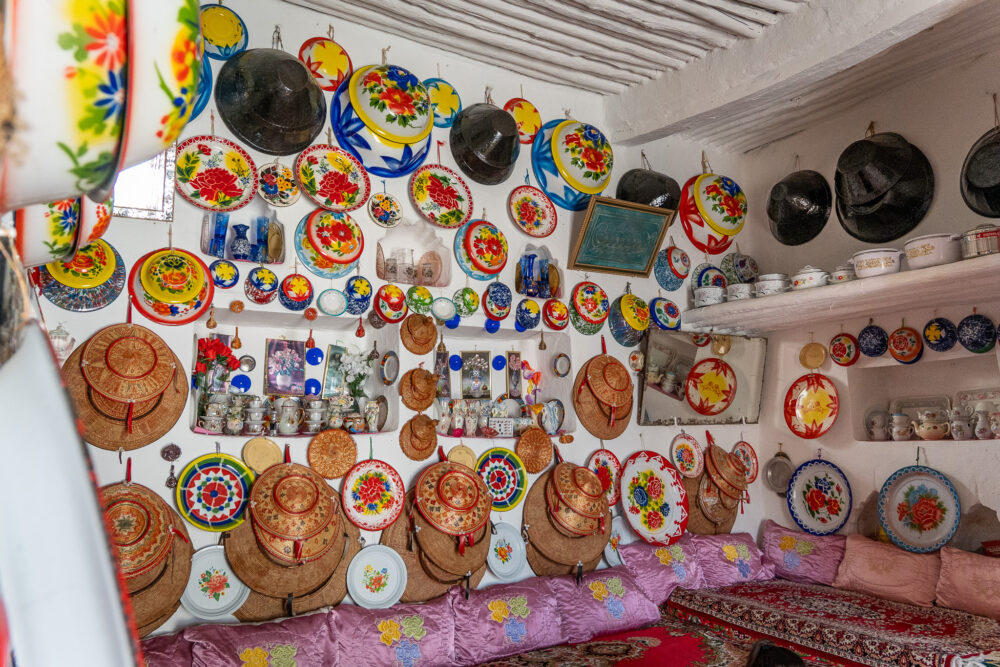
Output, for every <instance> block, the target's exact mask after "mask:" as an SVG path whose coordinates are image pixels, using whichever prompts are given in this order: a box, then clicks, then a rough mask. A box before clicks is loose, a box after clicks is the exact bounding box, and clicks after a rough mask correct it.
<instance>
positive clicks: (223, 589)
mask: <svg viewBox="0 0 1000 667" xmlns="http://www.w3.org/2000/svg"><path fill="white" fill-rule="evenodd" d="M248 597H250V587H249V586H247V585H246V584H245V583H243V582H242V581H240V579H239V577H237V576H236V574H235V573H234V572H233V570H232V568H231V567H230V566H229V561H227V560H226V548H225V547H224V546H222V545H221V544H213V545H212V546H209V547H202V548H201V549H198V550H197V551H195V552H194V554H193V555H192V556H191V576H190V577H189V578H188V582H187V586H185V587H184V593H183V594H182V595H181V605H183V606H184V609H186V610H187V611H188V612H189V613H190V614H191V615H192V616H194V617H196V618H201V619H204V620H206V621H212V620H215V619H218V618H223V617H225V616H232V615H233V613H234V612H235V611H236V610H238V609H239V608H240V607H242V606H243V603H244V602H246V601H247V598H248Z"/></svg>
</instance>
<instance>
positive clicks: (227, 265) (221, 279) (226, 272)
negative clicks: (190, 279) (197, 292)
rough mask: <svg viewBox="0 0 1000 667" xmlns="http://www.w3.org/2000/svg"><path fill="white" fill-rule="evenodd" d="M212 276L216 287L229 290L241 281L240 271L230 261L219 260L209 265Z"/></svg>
mask: <svg viewBox="0 0 1000 667" xmlns="http://www.w3.org/2000/svg"><path fill="white" fill-rule="evenodd" d="M208 272H209V273H211V274H212V282H213V283H215V286H216V287H220V288H222V289H229V288H230V287H232V286H233V285H235V284H236V283H238V282H239V281H240V270H239V269H238V268H236V265H235V264H233V263H232V262H230V261H229V260H228V259H217V260H215V261H214V262H212V263H211V264H209V265H208Z"/></svg>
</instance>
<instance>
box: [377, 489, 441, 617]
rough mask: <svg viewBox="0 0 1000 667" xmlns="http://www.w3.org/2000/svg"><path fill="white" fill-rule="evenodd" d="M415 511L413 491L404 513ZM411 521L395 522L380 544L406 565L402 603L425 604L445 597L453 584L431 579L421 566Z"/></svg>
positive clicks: (408, 496)
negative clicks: (411, 532)
mask: <svg viewBox="0 0 1000 667" xmlns="http://www.w3.org/2000/svg"><path fill="white" fill-rule="evenodd" d="M412 511H413V489H410V490H409V491H407V492H406V499H405V501H404V503H403V512H404V515H405V516H409V515H410V512H412ZM409 524H410V522H409V521H395V522H393V524H392V525H391V526H389V527H388V528H386V529H385V530H383V531H382V535H381V537H380V538H379V544H382V545H385V546H387V547H389V548H390V549H393V550H394V551H395V552H396V553H398V554H399V555H400V557H401V558H402V559H403V563H405V564H406V590H404V591H403V596H402V597H401V598H400V601H401V602H423V601H425V600H432V599H434V598H436V597H439V596H441V595H444V594H445V593H447V592H448V589H449V588H451V584H446V583H442V582H440V581H437V580H435V579H433V578H432V577H430V576H429V575H428V574H427V572H426V571H425V570H424V568H422V567H421V566H420V545H419V544H418V543H417V541H416V540H415V539H412V537H411V534H410V525H409Z"/></svg>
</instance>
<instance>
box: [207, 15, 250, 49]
mask: <svg viewBox="0 0 1000 667" xmlns="http://www.w3.org/2000/svg"><path fill="white" fill-rule="evenodd" d="M201 32H202V36H203V37H204V40H205V55H206V56H207V57H209V58H212V59H213V60H228V59H229V58H232V57H233V56H235V55H236V54H237V53H242V52H244V51H246V48H247V44H248V43H249V42H250V35H249V33H248V32H247V24H246V23H244V22H243V19H242V18H240V15H239V14H237V13H236V12H234V11H233V10H232V9H230V8H229V7H224V6H223V5H222V3H221V2H220V3H218V4H215V3H212V4H204V5H202V6H201Z"/></svg>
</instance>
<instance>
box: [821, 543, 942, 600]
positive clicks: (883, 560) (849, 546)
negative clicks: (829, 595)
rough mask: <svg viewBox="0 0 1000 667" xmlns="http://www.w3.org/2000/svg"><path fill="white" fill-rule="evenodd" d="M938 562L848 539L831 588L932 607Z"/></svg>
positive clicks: (933, 556)
mask: <svg viewBox="0 0 1000 667" xmlns="http://www.w3.org/2000/svg"><path fill="white" fill-rule="evenodd" d="M940 569H941V558H940V557H939V556H938V554H937V553H932V554H915V553H910V552H909V551H904V550H902V549H900V548H899V547H897V546H895V545H892V544H884V543H882V542H876V541H875V540H869V539H867V538H865V537H862V536H861V535H848V536H847V542H846V550H845V551H844V560H842V561H841V562H840V568H839V569H838V570H837V578H836V579H835V580H834V582H833V585H834V586H836V587H837V588H843V589H846V590H849V591H858V592H860V593H868V594H870V595H875V596H877V597H880V598H885V599H886V600H895V601H896V602H906V603H909V604H915V605H917V606H920V607H930V606H931V605H932V604H933V603H934V595H935V589H936V587H937V580H938V571H939V570H940Z"/></svg>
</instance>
